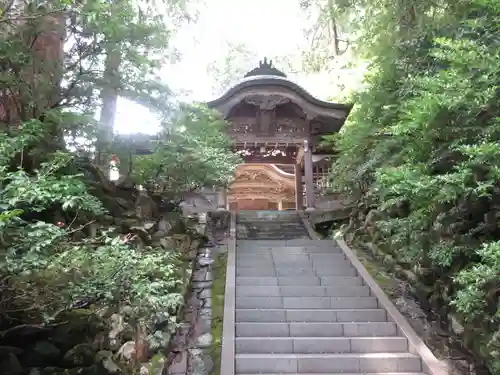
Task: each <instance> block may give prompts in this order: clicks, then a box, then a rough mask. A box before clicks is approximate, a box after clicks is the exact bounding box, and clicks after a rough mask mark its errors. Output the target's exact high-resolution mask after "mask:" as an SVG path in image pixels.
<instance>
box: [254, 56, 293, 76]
mask: <svg viewBox="0 0 500 375" xmlns="http://www.w3.org/2000/svg"><path fill="white" fill-rule="evenodd" d="M252 76H278V77H284V78H286V74H285V73H283V72H282V71H281V70H278V69H276V68H275V67H274V66H273V61H272V60H269V62H268V60H267V57H264V61H262V60H261V61H259V66H258V67H257V68H255V69H253V70H251V71H249V72H248V73H247V74H245V78H247V77H252Z"/></svg>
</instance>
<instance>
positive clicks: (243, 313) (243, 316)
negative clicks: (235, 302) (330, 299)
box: [236, 309, 387, 323]
mask: <svg viewBox="0 0 500 375" xmlns="http://www.w3.org/2000/svg"><path fill="white" fill-rule="evenodd" d="M236 322H246V323H251V322H255V323H259V322H261V323H266V322H330V323H334V322H346V323H349V322H387V314H386V312H385V310H383V309H360V310H348V309H344V310H333V309H315V310H313V309H293V310H292V309H286V310H285V309H236Z"/></svg>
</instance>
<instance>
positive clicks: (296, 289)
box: [236, 285, 370, 297]
mask: <svg viewBox="0 0 500 375" xmlns="http://www.w3.org/2000/svg"><path fill="white" fill-rule="evenodd" d="M236 296H237V297H368V296H370V288H369V287H368V286H364V285H358V286H237V287H236Z"/></svg>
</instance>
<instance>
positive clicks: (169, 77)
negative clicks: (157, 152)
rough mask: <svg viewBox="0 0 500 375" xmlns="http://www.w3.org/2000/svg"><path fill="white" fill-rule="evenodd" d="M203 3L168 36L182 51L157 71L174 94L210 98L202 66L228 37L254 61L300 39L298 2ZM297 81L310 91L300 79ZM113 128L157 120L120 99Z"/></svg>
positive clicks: (140, 128) (148, 126)
mask: <svg viewBox="0 0 500 375" xmlns="http://www.w3.org/2000/svg"><path fill="white" fill-rule="evenodd" d="M206 3H207V4H208V5H205V7H204V9H202V11H201V12H200V17H199V19H198V22H196V23H195V24H192V25H188V26H186V27H184V29H183V30H181V31H180V32H179V35H177V36H176V37H175V38H174V40H173V45H175V46H176V47H177V48H178V49H179V50H180V52H181V54H182V56H181V61H180V62H179V63H177V64H175V65H173V66H168V67H165V68H164V69H163V71H162V77H163V79H164V80H165V82H166V83H168V85H169V86H170V87H171V88H172V90H174V92H176V94H178V93H179V92H187V94H184V95H179V96H180V97H181V98H182V99H183V100H185V101H190V100H193V101H207V100H210V99H213V95H212V87H213V81H212V79H211V78H210V77H209V76H208V74H207V65H208V64H209V63H210V62H211V61H213V60H217V59H222V58H223V57H224V55H225V54H226V52H227V51H226V42H227V41H231V42H236V43H238V42H239V43H245V44H246V45H248V46H249V47H250V48H251V49H252V50H255V51H256V52H257V53H258V55H259V56H258V57H257V58H256V61H255V65H257V64H258V61H259V59H262V58H263V57H264V56H271V55H289V54H295V53H297V51H298V46H299V45H300V44H302V43H304V36H303V28H304V26H305V25H306V20H305V17H304V16H303V13H302V12H301V11H300V9H299V5H298V2H297V3H293V2H290V1H289V0H253V1H246V0H207V1H206ZM278 68H279V67H278ZM285 73H287V72H285ZM299 83H301V84H302V85H303V86H304V87H305V88H307V89H309V90H311V88H310V87H307V85H306V84H305V83H304V82H299ZM311 91H313V90H311ZM313 94H316V95H318V94H317V93H315V92H313ZM115 129H116V131H117V132H119V133H135V132H143V133H149V134H152V133H155V132H156V131H158V129H159V124H158V120H157V119H156V116H155V115H154V114H153V113H151V112H150V111H148V110H147V109H145V108H144V107H141V106H140V105H137V104H135V103H131V102H130V101H128V100H125V99H120V100H119V102H118V109H117V114H116V123H115Z"/></svg>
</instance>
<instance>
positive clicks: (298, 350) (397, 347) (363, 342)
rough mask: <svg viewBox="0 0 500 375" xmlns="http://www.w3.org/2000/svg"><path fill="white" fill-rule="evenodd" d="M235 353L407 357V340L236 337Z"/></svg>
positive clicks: (382, 338) (393, 338) (399, 338)
mask: <svg viewBox="0 0 500 375" xmlns="http://www.w3.org/2000/svg"><path fill="white" fill-rule="evenodd" d="M235 350H236V353H254V354H257V353H295V354H313V353H404V352H407V351H408V341H407V340H406V338H405V337H376V338H375V337H237V338H236V349H235Z"/></svg>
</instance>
